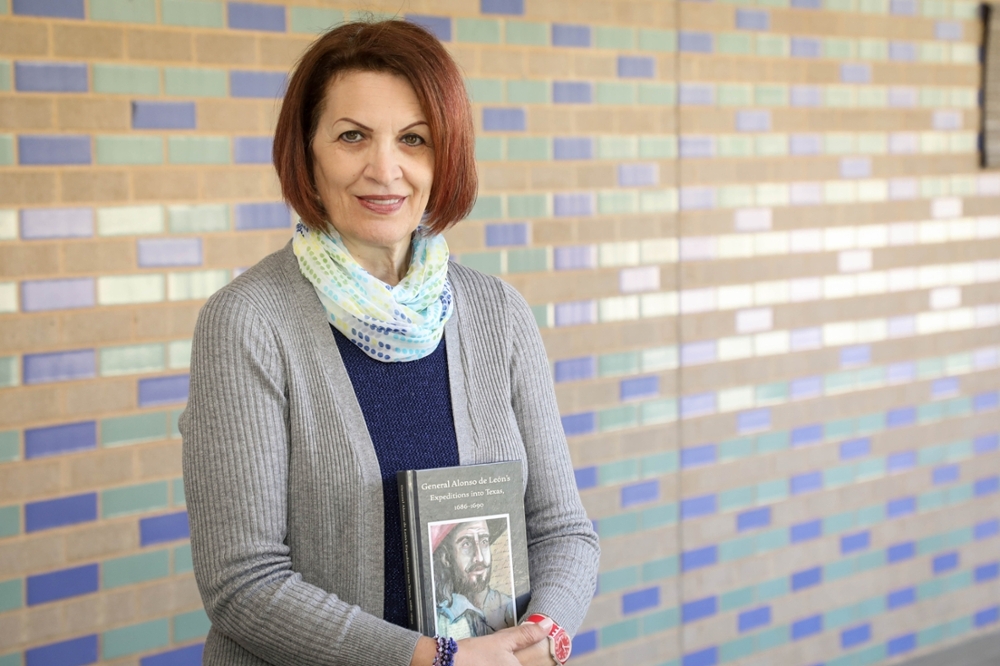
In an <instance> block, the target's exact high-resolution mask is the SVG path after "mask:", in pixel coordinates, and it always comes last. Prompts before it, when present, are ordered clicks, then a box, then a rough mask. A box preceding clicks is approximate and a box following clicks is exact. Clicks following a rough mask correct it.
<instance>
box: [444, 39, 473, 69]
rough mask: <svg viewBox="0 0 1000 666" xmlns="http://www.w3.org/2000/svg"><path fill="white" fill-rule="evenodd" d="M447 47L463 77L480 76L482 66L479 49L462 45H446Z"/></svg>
mask: <svg viewBox="0 0 1000 666" xmlns="http://www.w3.org/2000/svg"><path fill="white" fill-rule="evenodd" d="M445 47H446V48H447V49H448V53H450V54H451V58H452V60H454V61H455V63H456V64H457V65H458V68H459V69H461V70H462V74H463V75H465V76H478V75H479V67H480V65H479V48H478V47H475V46H466V45H462V44H446V45H445Z"/></svg>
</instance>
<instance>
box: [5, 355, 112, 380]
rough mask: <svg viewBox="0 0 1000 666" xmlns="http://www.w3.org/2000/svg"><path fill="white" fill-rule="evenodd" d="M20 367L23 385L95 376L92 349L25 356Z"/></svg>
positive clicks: (95, 367)
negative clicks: (21, 367)
mask: <svg viewBox="0 0 1000 666" xmlns="http://www.w3.org/2000/svg"><path fill="white" fill-rule="evenodd" d="M22 365H23V367H24V383H25V384H44V383H47V382H64V381H73V380H76V379H89V378H91V377H95V376H97V357H96V354H95V352H94V350H93V349H79V350H74V351H64V352H49V353H45V354H25V355H24V357H23V360H22Z"/></svg>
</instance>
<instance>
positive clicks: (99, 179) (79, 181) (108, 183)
mask: <svg viewBox="0 0 1000 666" xmlns="http://www.w3.org/2000/svg"><path fill="white" fill-rule="evenodd" d="M59 181H60V193H61V196H60V198H59V199H60V201H64V202H67V203H70V202H73V203H75V202H83V201H99V202H111V201H127V200H128V198H129V192H128V172H126V171H110V170H103V169H102V170H99V171H97V170H89V169H87V170H84V169H78V170H69V169H66V170H62V171H60V172H59Z"/></svg>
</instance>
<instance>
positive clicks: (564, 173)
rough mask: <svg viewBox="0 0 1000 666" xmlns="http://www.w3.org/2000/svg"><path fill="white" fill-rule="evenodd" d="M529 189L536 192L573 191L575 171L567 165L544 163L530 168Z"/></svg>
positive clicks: (575, 183)
mask: <svg viewBox="0 0 1000 666" xmlns="http://www.w3.org/2000/svg"><path fill="white" fill-rule="evenodd" d="M531 187H532V188H533V189H536V190H551V189H556V188H558V189H574V188H576V187H578V183H577V182H576V171H575V170H574V169H573V168H572V166H570V165H568V164H555V163H551V162H546V163H542V164H538V165H533V166H532V167H531Z"/></svg>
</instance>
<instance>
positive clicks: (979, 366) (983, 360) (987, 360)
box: [972, 347, 1000, 370]
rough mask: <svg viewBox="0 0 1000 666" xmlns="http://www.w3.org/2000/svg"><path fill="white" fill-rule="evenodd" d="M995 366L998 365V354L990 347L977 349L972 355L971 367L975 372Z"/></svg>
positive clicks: (999, 362)
mask: <svg viewBox="0 0 1000 666" xmlns="http://www.w3.org/2000/svg"><path fill="white" fill-rule="evenodd" d="M997 365H1000V353H997V350H996V349H993V348H992V347H990V348H987V349H977V350H976V351H974V352H973V353H972V367H974V368H975V369H976V370H985V369H987V368H995V367H996V366H997Z"/></svg>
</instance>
